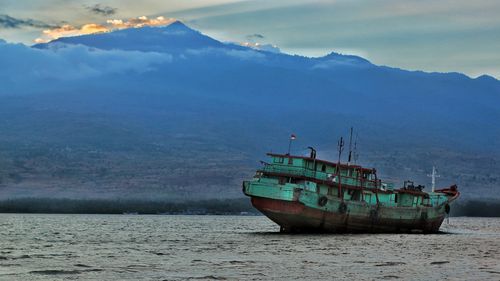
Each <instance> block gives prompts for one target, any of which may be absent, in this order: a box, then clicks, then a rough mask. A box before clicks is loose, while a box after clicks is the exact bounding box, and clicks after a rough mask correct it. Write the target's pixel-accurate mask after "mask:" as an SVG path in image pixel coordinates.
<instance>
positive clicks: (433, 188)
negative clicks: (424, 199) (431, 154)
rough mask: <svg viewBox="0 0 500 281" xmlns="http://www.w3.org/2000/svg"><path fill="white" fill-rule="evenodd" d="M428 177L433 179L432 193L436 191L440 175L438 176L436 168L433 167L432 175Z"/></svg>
mask: <svg viewBox="0 0 500 281" xmlns="http://www.w3.org/2000/svg"><path fill="white" fill-rule="evenodd" d="M427 176H428V177H431V179H432V192H434V190H436V178H439V177H440V175H438V174H437V170H436V167H435V166H432V174H429V175H427Z"/></svg>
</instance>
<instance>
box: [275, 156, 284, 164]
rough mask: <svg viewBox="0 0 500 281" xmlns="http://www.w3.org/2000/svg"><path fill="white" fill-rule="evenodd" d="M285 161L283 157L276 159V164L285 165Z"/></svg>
mask: <svg viewBox="0 0 500 281" xmlns="http://www.w3.org/2000/svg"><path fill="white" fill-rule="evenodd" d="M283 161H284V159H283V157H276V158H274V163H283Z"/></svg>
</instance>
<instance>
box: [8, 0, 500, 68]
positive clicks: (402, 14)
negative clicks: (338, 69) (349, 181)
mask: <svg viewBox="0 0 500 281" xmlns="http://www.w3.org/2000/svg"><path fill="white" fill-rule="evenodd" d="M139 16H148V17H149V18H155V17H157V16H164V17H165V18H170V17H173V18H178V19H181V20H183V21H184V22H185V23H186V24H187V25H189V26H191V27H192V28H195V29H198V30H200V31H202V32H203V33H205V34H208V35H210V36H212V37H215V38H216V39H219V40H222V41H236V42H244V41H247V40H253V41H259V42H260V43H272V44H275V45H277V46H278V47H280V48H281V50H282V51H285V52H288V53H296V54H302V55H308V56H321V55H325V54H327V53H329V52H331V51H337V52H341V53H350V54H356V55H360V56H363V57H365V58H367V59H369V60H370V61H372V62H373V63H375V64H381V65H389V66H394V67H400V68H405V69H411V70H426V71H440V72H449V71H458V72H463V73H466V74H468V75H470V76H473V77H475V76H478V75H481V74H485V73H486V74H490V75H492V76H495V77H497V78H500V1H498V0H439V1H436V0H418V1H404V0H378V1H374V0H337V1H335V0H333V1H296V0H286V1H232V0H216V1H204V0H181V1H166V0H163V1H160V0H158V1H153V0H141V1H136V0H120V1H118V0H97V1H88V0H83V1H81V0H78V1H77V0H66V1H63V0H43V1H42V0H0V38H2V39H4V40H6V41H9V42H23V43H25V44H32V43H33V42H34V41H33V40H34V39H36V38H39V37H40V36H41V35H42V31H43V30H47V29H50V28H56V27H60V26H63V25H71V26H73V27H75V28H80V27H81V26H83V25H85V24H89V23H95V24H104V23H106V21H107V20H109V19H122V20H127V19H129V18H137V17H139Z"/></svg>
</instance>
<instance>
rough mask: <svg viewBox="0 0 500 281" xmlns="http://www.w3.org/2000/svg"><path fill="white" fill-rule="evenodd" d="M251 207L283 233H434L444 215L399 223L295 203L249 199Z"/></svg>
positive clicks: (258, 198)
mask: <svg viewBox="0 0 500 281" xmlns="http://www.w3.org/2000/svg"><path fill="white" fill-rule="evenodd" d="M252 204H253V206H254V207H255V208H257V209H258V210H259V211H261V212H262V213H263V214H264V215H266V216H267V217H268V218H270V219H271V220H273V221H274V222H275V223H277V224H278V225H280V226H281V231H283V232H336V233H344V232H351V233H355V232H365V233H366V232H374V233H376V232H379V233H400V232H405V233H408V232H425V233H434V232H438V231H439V227H440V226H441V223H442V222H443V220H444V216H442V217H439V218H437V219H433V220H429V219H426V220H401V219H386V218H381V217H375V218H374V217H368V216H363V217H359V216H358V217H356V216H352V215H349V214H348V213H344V214H340V213H336V212H326V211H322V210H318V209H314V208H310V207H306V206H305V205H303V204H302V203H300V202H298V201H293V202H290V201H282V200H274V199H269V198H262V197H252Z"/></svg>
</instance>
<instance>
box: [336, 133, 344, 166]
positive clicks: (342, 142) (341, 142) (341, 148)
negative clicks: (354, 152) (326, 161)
mask: <svg viewBox="0 0 500 281" xmlns="http://www.w3.org/2000/svg"><path fill="white" fill-rule="evenodd" d="M337 147H338V149H339V163H340V156H341V155H342V151H343V150H344V138H343V137H340V140H339V141H338V143H337Z"/></svg>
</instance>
